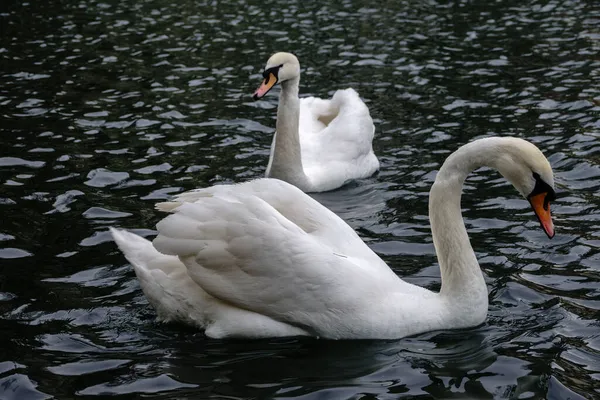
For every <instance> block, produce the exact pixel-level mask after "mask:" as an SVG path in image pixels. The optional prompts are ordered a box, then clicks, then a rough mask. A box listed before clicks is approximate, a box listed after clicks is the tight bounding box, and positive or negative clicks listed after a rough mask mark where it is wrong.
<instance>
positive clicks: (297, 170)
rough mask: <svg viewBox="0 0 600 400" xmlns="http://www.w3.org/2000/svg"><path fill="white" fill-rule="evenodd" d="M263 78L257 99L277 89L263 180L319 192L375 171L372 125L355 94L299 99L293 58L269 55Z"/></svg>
mask: <svg viewBox="0 0 600 400" xmlns="http://www.w3.org/2000/svg"><path fill="white" fill-rule="evenodd" d="M263 77H264V80H263V82H262V84H261V85H260V87H259V88H258V89H257V90H256V92H255V93H254V96H253V97H254V99H255V100H257V99H260V98H262V97H263V96H265V95H266V94H267V93H268V92H269V91H270V90H271V89H272V88H273V87H275V85H276V84H278V83H279V84H280V85H281V93H280V95H279V106H278V108H277V122H276V124H275V125H276V133H275V136H274V138H273V143H272V146H271V155H270V158H269V164H268V166H267V171H266V176H267V177H270V178H278V179H281V180H284V181H286V182H288V183H291V184H292V185H294V186H297V187H298V188H300V189H301V190H303V191H305V192H322V191H327V190H333V189H336V188H338V187H340V186H342V185H344V184H345V183H347V182H348V181H351V180H353V179H362V178H366V177H369V176H371V175H373V174H374V173H375V172H376V171H377V170H378V169H379V161H378V160H377V157H376V156H375V154H374V153H373V148H372V141H373V135H374V131H375V127H374V125H373V120H372V119H371V115H370V114H369V109H368V108H367V106H366V105H365V103H364V102H363V101H362V100H361V99H360V98H359V97H358V94H357V93H356V91H354V90H353V89H345V90H338V91H337V92H336V93H335V94H334V95H333V98H332V99H331V100H323V99H319V98H314V97H308V98H302V99H300V98H298V91H299V84H300V63H299V62H298V59H297V58H296V56H294V55H293V54H291V53H275V54H274V55H272V56H271V57H270V58H269V60H268V61H267V65H266V67H265V70H264V72H263Z"/></svg>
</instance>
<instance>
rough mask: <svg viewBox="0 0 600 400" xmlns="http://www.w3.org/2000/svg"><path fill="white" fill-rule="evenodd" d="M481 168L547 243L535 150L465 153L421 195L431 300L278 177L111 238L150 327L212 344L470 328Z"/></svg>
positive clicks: (220, 190)
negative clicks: (470, 187) (471, 192)
mask: <svg viewBox="0 0 600 400" xmlns="http://www.w3.org/2000/svg"><path fill="white" fill-rule="evenodd" d="M482 166H489V167H492V168H495V169H497V170H498V171H499V172H500V173H501V174H502V175H503V176H504V177H505V178H506V179H507V180H508V181H510V182H511V183H512V184H513V185H514V186H515V187H516V189H517V190H518V191H519V192H520V193H521V194H522V195H523V196H524V197H525V198H527V199H528V200H529V202H530V204H531V206H532V208H533V211H534V212H535V214H536V215H537V217H538V219H539V221H540V223H541V226H542V228H543V230H544V231H545V233H546V234H547V235H548V237H550V238H551V237H553V236H554V226H553V224H552V218H551V215H550V202H551V201H553V200H554V198H555V193H554V178H553V172H552V168H551V167H550V164H549V163H548V160H547V159H546V158H545V157H544V155H543V154H542V153H541V151H540V150H539V149H538V148H537V147H535V146H534V145H533V144H531V143H529V142H527V141H525V140H521V139H516V138H499V137H494V138H486V139H480V140H476V141H474V142H471V143H469V144H466V145H464V146H463V147H461V148H459V149H458V150H457V151H456V152H454V153H453V154H451V155H450V156H449V157H448V158H447V159H446V161H445V162H444V164H443V165H442V167H441V168H440V170H439V172H438V174H437V177H436V179H435V182H434V184H433V186H432V188H431V192H430V199H429V216H430V220H431V229H432V233H433V243H434V246H435V250H436V253H437V257H438V261H439V266H440V269H441V280H442V285H441V290H440V291H439V292H433V291H430V290H428V289H426V288H423V287H420V286H416V285H413V284H410V283H407V282H405V281H403V280H402V279H400V278H399V277H398V276H397V275H396V274H395V273H394V272H393V271H392V270H391V269H390V268H389V267H388V266H387V265H386V264H385V262H384V261H383V260H381V259H380V258H379V257H378V256H377V255H376V254H375V253H374V252H373V251H371V250H370V249H369V247H368V246H367V245H366V244H365V243H364V242H363V241H362V240H361V239H360V238H359V237H358V235H357V234H356V233H355V232H354V231H353V230H352V228H350V227H349V226H348V225H347V224H346V223H345V222H344V221H342V220H341V219H340V218H339V217H337V216H336V215H335V214H334V213H332V212H331V211H329V210H328V209H326V208H325V207H323V206H322V205H320V204H319V203H318V202H316V201H315V200H314V199H312V198H311V197H310V196H308V195H306V194H304V193H303V192H301V191H300V190H299V189H298V188H296V187H294V186H291V185H289V184H287V183H285V182H282V181H279V180H275V179H258V180H255V181H250V182H245V183H242V184H236V185H222V186H213V187H210V188H207V189H200V190H196V191H192V192H186V193H183V194H181V195H179V196H177V197H176V198H175V199H174V200H173V201H171V202H166V203H159V204H158V205H157V208H158V209H159V210H162V211H166V212H170V213H171V215H169V216H167V217H166V218H165V219H163V220H162V221H161V222H160V223H159V224H158V225H157V228H158V236H157V237H156V239H155V240H154V242H153V243H151V242H149V241H148V240H146V239H143V238H141V237H139V236H137V235H134V234H131V233H128V232H125V231H119V230H115V229H112V228H111V230H112V234H113V236H114V238H115V241H116V242H117V244H118V245H119V248H120V249H121V250H122V251H123V253H124V254H125V256H126V257H127V259H128V260H129V261H130V262H131V263H132V264H133V266H134V269H135V271H136V274H137V276H138V278H139V280H140V284H141V287H142V289H143V291H144V293H145V294H146V296H147V298H148V300H149V301H150V303H151V304H152V305H153V306H154V307H155V308H156V310H157V312H158V316H159V319H161V320H164V321H181V322H185V323H188V324H191V325H195V326H198V327H200V328H202V329H205V331H206V334H207V335H208V336H210V337H247V338H257V337H273V336H292V335H309V336H317V337H323V338H331V339H366V338H370V339H384V338H400V337H403V336H407V335H413V334H417V333H421V332H425V331H432V330H438V329H453V328H466V327H472V326H476V325H478V324H480V323H482V322H483V321H484V320H485V318H486V315H487V309H488V292H487V287H486V284H485V281H484V278H483V274H482V272H481V269H480V267H479V264H478V262H477V259H476V257H475V253H474V252H473V249H472V248H471V244H470V242H469V238H468V235H467V231H466V229H465V226H464V223H463V220H462V216H461V208H460V201H461V192H462V186H463V183H464V181H465V178H466V177H467V175H468V174H469V173H470V172H471V171H473V170H474V169H477V168H479V167H482Z"/></svg>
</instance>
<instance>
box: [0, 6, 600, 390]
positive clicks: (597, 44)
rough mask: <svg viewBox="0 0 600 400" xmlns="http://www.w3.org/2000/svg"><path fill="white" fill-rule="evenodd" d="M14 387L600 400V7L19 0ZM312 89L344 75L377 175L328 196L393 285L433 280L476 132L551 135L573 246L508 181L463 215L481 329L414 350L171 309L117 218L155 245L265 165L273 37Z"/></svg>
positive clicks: (10, 330) (561, 221)
mask: <svg viewBox="0 0 600 400" xmlns="http://www.w3.org/2000/svg"><path fill="white" fill-rule="evenodd" d="M0 29H1V36H0V115H1V121H2V122H1V124H0V132H1V135H0V141H1V150H0V183H1V185H2V186H1V191H0V213H1V214H0V215H1V224H0V338H1V342H2V346H1V350H0V398H2V399H44V398H52V397H55V398H59V399H68V398H81V397H83V398H85V397H90V398H91V397H104V396H108V395H116V396H121V398H135V397H144V398H146V397H153V398H154V397H156V398H161V399H192V398H198V399H200V398H220V399H236V398H266V397H277V398H291V397H300V398H305V399H317V398H318V399H337V398H381V399H393V398H398V397H414V398H432V397H435V398H506V399H508V398H510V399H513V398H514V399H539V398H548V399H567V398H570V399H577V398H600V389H599V388H600V317H599V315H600V312H599V309H600V191H599V189H600V112H599V111H600V57H599V51H600V3H598V2H596V1H595V0H588V1H568V0H567V1H562V0H561V1H559V0H533V1H532V0H525V1H516V0H506V1H503V0H499V1H480V2H466V1H438V2H436V1H434V0H426V1H416V0H415V1H412V0H404V1H396V2H371V1H365V0H362V1H359V0H356V1H353V0H345V1H339V2H333V1H331V2H323V1H321V2H310V1H308V2H296V1H290V2H282V1H273V0H263V1H254V0H245V1H244V0H241V1H231V0H228V1H220V0H217V1H211V2H205V1H203V0H198V1H188V0H180V1H177V2H173V1H163V0H119V1H116V0H105V1H94V0H80V1H77V0H62V1H58V0H49V1H47V2H16V1H7V2H3V3H2V6H0ZM280 50H286V51H293V52H295V53H296V54H297V55H298V56H299V58H300V61H301V64H302V67H303V68H302V74H303V75H302V82H301V93H302V94H304V95H307V94H312V95H318V96H328V95H331V94H332V93H333V92H334V90H335V89H337V88H342V87H348V86H351V87H353V88H355V89H357V90H358V91H359V93H360V95H361V96H362V97H363V98H364V99H365V101H367V103H368V105H369V107H370V109H371V113H372V115H373V118H374V119H375V124H376V128H377V131H376V140H375V143H374V146H375V149H376V152H377V154H378V155H379V157H380V160H381V162H382V169H381V172H380V173H379V174H378V175H376V176H375V177H373V178H370V179H367V180H364V181H360V182H356V183H353V184H351V185H349V186H346V187H344V188H342V189H339V190H337V191H334V192H330V193H324V194H318V195H315V197H316V198H317V199H318V200H319V201H321V202H322V203H323V204H325V205H326V206H328V207H330V208H331V209H332V210H333V211H335V212H336V213H337V214H338V215H340V216H341V217H342V218H344V219H345V220H346V221H347V222H348V223H349V224H350V225H351V226H352V227H354V228H356V229H357V230H358V232H359V234H360V235H361V237H363V238H364V240H365V241H367V242H368V243H369V244H370V246H371V247H372V248H373V249H374V250H375V251H376V252H378V253H379V254H380V255H381V256H382V257H383V258H384V259H385V260H386V261H387V262H388V263H389V265H390V266H391V267H392V268H393V269H394V271H396V272H397V273H398V274H399V275H401V276H403V277H405V278H406V279H407V280H408V281H410V282H413V283H417V284H419V285H423V286H426V287H428V288H431V289H434V290H436V289H438V288H439V279H440V278H439V269H438V267H437V264H436V260H435V253H434V250H433V246H432V244H431V234H430V231H429V222H428V218H427V197H428V190H429V187H430V185H431V183H432V182H433V179H434V177H435V173H436V170H437V169H438V168H439V166H440V165H441V163H442V162H443V160H444V159H445V157H446V156H447V155H448V154H449V153H450V152H451V151H453V150H455V149H456V148H457V147H458V146H459V145H461V144H463V143H466V142H468V141H471V140H472V139H474V138H476V137H482V136H489V135H512V136H519V137H523V138H527V139H528V140H530V141H532V142H534V143H536V144H537V145H538V146H539V147H540V148H541V149H542V150H543V151H544V152H545V154H546V155H547V156H548V157H549V159H550V161H551V163H552V166H553V167H554V169H555V172H556V181H557V185H558V192H559V193H558V196H559V198H558V200H557V201H556V204H555V206H554V210H555V211H554V213H555V224H556V226H557V235H556V237H555V238H554V239H553V240H548V239H547V238H546V237H545V235H544V233H543V232H542V231H541V230H540V229H539V225H538V223H537V221H536V220H535V217H534V216H533V214H532V213H531V212H530V211H529V207H528V204H527V203H526V201H525V200H522V199H520V198H519V197H518V194H517V193H516V192H515V190H514V189H513V188H512V187H511V186H510V185H509V184H508V183H506V182H505V181H504V180H503V179H501V178H500V177H499V176H498V175H497V174H495V173H492V172H491V171H489V170H482V171H478V172H477V173H475V174H473V175H472V176H471V178H470V179H469V181H468V182H467V186H466V187H465V194H464V197H463V209H464V215H465V222H466V224H467V227H468V229H469V233H470V235H471V239H472V244H473V247H474V249H475V251H476V252H477V254H478V257H479V259H480V262H481V266H482V268H483V270H484V273H485V277H486V281H487V283H488V288H489V297H490V310H489V315H488V319H487V321H486V322H485V324H483V325H482V326H479V327H477V328H474V329H468V330H464V331H447V332H433V333H428V334H424V335H419V336H416V337H411V338H406V339H403V340H397V341H358V342H348V341H341V342H331V341H323V340H310V339H302V340H300V339H295V338H293V339H278V340H264V341H217V340H209V339H207V338H205V337H204V336H203V335H202V333H200V332H197V331H195V330H193V329H189V328H186V327H183V326H178V325H161V324H158V323H156V322H154V316H155V313H154V311H153V310H152V308H151V307H150V306H149V304H148V302H147V301H146V300H145V298H144V296H143V294H142V292H141V290H140V287H139V285H138V283H137V281H136V279H135V275H134V273H133V270H132V269H131V266H130V265H129V264H128V263H127V262H126V260H125V259H124V257H123V256H122V254H120V253H119V252H118V251H117V249H116V247H115V245H114V243H113V242H112V241H111V239H110V236H109V234H108V231H107V227H108V226H111V225H113V226H120V227H124V228H132V229H133V228H137V229H138V230H136V232H138V233H140V234H143V235H151V234H152V233H153V231H152V229H153V227H154V224H155V223H156V222H157V221H158V220H159V219H160V218H161V215H159V214H158V213H157V212H156V211H154V209H153V206H154V203H155V202H157V201H160V200H163V199H167V198H169V196H171V195H173V194H175V193H178V192H181V191H184V190H188V189H192V188H196V187H205V186H209V185H212V184H216V183H222V182H240V181H245V180H248V179H251V178H255V177H260V176H262V175H263V174H264V170H265V167H266V164H267V159H268V151H269V144H270V141H271V138H272V134H273V132H274V125H275V119H274V118H275V108H276V106H277V96H276V95H269V96H267V97H266V98H265V99H264V100H262V101H259V102H252V101H251V98H250V94H251V93H252V92H253V90H254V89H255V88H256V87H257V85H258V84H259V83H260V82H259V81H260V79H261V75H260V72H261V71H262V68H263V66H264V63H265V62H266V60H267V58H268V56H269V55H270V54H271V53H273V52H274V51H280Z"/></svg>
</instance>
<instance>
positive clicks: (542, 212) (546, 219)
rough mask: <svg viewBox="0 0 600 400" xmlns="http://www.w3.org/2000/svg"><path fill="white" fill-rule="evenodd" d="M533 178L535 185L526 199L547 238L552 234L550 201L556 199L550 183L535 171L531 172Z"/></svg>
mask: <svg viewBox="0 0 600 400" xmlns="http://www.w3.org/2000/svg"><path fill="white" fill-rule="evenodd" d="M533 178H534V179H535V186H534V188H533V191H532V192H531V193H530V194H529V196H527V200H529V203H530V204H531V208H533V211H534V212H535V215H536V216H537V217H538V220H539V221H540V224H541V225H542V228H543V229H544V232H546V235H548V237H549V238H552V237H553V236H554V224H553V223H552V216H551V214H550V202H551V201H554V199H556V193H555V192H554V189H552V187H551V186H550V185H548V184H547V183H546V182H544V180H543V179H542V178H541V177H540V176H539V175H538V174H536V173H535V172H534V173H533Z"/></svg>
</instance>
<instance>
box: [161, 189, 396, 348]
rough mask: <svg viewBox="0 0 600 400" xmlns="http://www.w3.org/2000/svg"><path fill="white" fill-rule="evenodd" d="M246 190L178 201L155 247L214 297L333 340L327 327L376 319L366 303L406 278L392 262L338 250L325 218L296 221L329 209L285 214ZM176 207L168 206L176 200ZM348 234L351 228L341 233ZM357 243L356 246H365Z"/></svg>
mask: <svg viewBox="0 0 600 400" xmlns="http://www.w3.org/2000/svg"><path fill="white" fill-rule="evenodd" d="M261 181H263V182H259V183H265V182H264V181H265V180H261ZM270 181H272V182H269V183H268V184H267V186H269V185H270V184H271V183H272V184H273V187H275V188H277V187H281V186H280V185H282V184H283V185H284V186H283V187H287V188H288V189H289V190H291V191H292V193H295V194H296V195H297V196H298V197H300V198H301V199H302V198H303V197H306V198H308V199H310V197H309V196H307V195H305V194H304V193H302V192H301V191H300V190H298V189H296V188H295V187H293V186H291V185H288V184H284V183H283V182H279V181H276V180H270ZM254 182H256V181H254ZM249 183H251V182H249ZM239 186H240V185H231V186H226V187H228V188H229V190H223V189H221V190H218V191H214V190H213V191H206V192H205V193H204V196H201V198H199V199H198V200H197V201H195V202H193V203H190V202H183V203H178V205H177V206H176V207H174V208H171V212H172V215H170V216H168V217H166V218H165V219H163V220H162V221H161V222H160V223H159V224H158V225H157V228H158V232H159V234H158V236H157V237H156V239H155V240H154V246H155V247H156V248H157V249H158V250H159V251H160V252H161V253H164V254H169V255H176V256H178V257H179V259H180V260H181V261H182V262H183V264H185V266H186V267H187V270H188V273H189V275H190V277H191V278H192V279H193V280H194V281H195V282H196V283H197V284H198V285H199V286H201V287H202V289H203V290H205V291H206V292H207V293H209V294H210V295H212V296H214V297H216V298H218V299H220V300H221V301H223V302H225V303H228V304H233V305H235V306H236V307H238V308H241V309H245V310H249V311H253V312H255V313H259V314H262V315H266V316H268V317H270V318H273V319H275V320H278V321H282V322H285V323H288V324H291V325H293V326H298V327H301V328H302V329H306V330H307V331H308V332H312V333H313V334H316V335H323V334H325V333H326V335H327V336H328V337H331V336H336V333H335V332H333V333H332V332H330V331H328V332H324V331H323V329H325V330H327V329H329V328H328V327H334V326H335V327H338V328H339V327H342V326H346V325H345V324H350V325H351V324H352V323H351V322H349V321H347V318H350V319H355V318H356V319H359V320H360V319H363V320H366V319H368V318H366V314H368V312H369V311H368V308H369V304H372V301H365V299H373V298H374V297H375V296H377V295H379V294H381V293H386V292H389V291H390V290H392V289H393V285H394V284H396V282H397V281H398V280H399V279H398V278H397V277H396V275H395V274H394V273H393V272H392V271H391V270H390V269H389V268H388V267H387V266H385V264H383V265H381V264H378V263H376V264H375V265H374V266H373V265H370V264H369V262H368V261H370V260H369V258H372V256H370V255H369V254H368V253H367V254H361V253H358V252H355V254H354V255H349V254H342V253H338V252H336V251H335V250H334V248H332V246H331V244H332V243H333V244H334V246H335V244H336V243H335V242H334V241H332V240H331V239H332V238H329V239H330V240H329V241H328V240H324V239H323V232H318V227H319V223H320V222H323V221H319V222H308V223H306V224H304V225H298V224H296V223H294V222H293V221H292V220H291V218H296V219H297V218H298V215H297V213H304V215H305V216H306V217H307V220H310V219H311V218H312V219H313V220H314V218H315V214H311V213H312V212H316V213H318V212H323V210H321V208H322V209H324V210H326V209H325V208H324V207H322V206H320V205H319V204H318V203H316V202H315V203H316V205H315V204H311V202H308V201H307V202H305V203H302V202H298V201H295V202H294V203H293V204H291V205H289V206H287V207H283V208H281V204H275V205H279V206H280V209H279V210H278V209H277V208H276V206H275V205H273V204H270V203H269V202H268V201H267V200H266V199H263V198H261V197H259V196H257V195H256V194H252V193H250V191H248V190H236V189H238V188H239ZM211 189H212V188H211ZM304 200H306V199H304ZM311 200H312V199H311ZM313 201H314V200H313ZM274 203H276V202H274ZM169 204H170V205H169V206H165V208H169V207H171V206H172V205H173V204H174V203H169ZM307 204H311V205H312V208H310V209H304V210H302V209H300V210H297V211H295V213H296V214H294V213H292V212H290V207H296V206H303V205H304V206H306V205H307ZM286 213H287V215H286ZM288 216H290V218H288ZM333 216H334V217H335V215H333ZM335 218H337V217H335ZM335 218H333V219H335ZM315 228H317V230H314V229H315ZM348 229H349V230H350V231H351V232H352V233H353V231H352V230H351V228H349V227H348ZM342 235H345V231H344V230H342V231H341V232H338V236H342ZM354 235H355V234H354ZM353 240H354V238H351V239H350V241H353ZM356 240H357V241H358V242H357V243H354V244H355V245H358V244H360V243H362V241H361V240H360V239H359V238H358V237H356ZM363 244H364V243H363ZM367 249H368V248H367ZM369 252H370V253H371V254H373V256H375V258H376V259H377V260H379V263H383V262H382V261H381V260H380V259H379V258H378V257H377V256H376V255H374V253H372V252H371V251H370V250H369ZM365 255H366V257H363V256H365ZM382 267H385V268H382ZM346 316H347V317H346ZM338 328H335V329H338ZM332 329H333V328H332ZM339 329H342V328H339Z"/></svg>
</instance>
